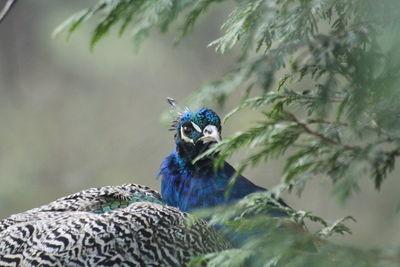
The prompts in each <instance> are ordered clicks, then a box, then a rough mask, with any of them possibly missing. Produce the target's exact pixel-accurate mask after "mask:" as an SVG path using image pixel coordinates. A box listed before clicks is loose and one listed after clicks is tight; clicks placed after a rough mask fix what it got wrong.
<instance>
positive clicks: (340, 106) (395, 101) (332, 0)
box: [57, 0, 400, 266]
mask: <svg viewBox="0 0 400 267" xmlns="http://www.w3.org/2000/svg"><path fill="white" fill-rule="evenodd" d="M219 2H224V1H221V0H201V1H191V0H179V1H172V0H171V1H167V0H163V1H155V0H100V1H99V3H98V4H97V5H95V6H94V7H92V8H88V9H87V10H84V11H82V12H79V13H77V14H76V15H74V16H73V17H72V18H71V19H69V20H68V21H66V22H65V23H64V24H63V25H61V26H60V28H59V29H58V30H57V32H59V31H63V30H66V31H68V34H70V33H72V32H73V31H75V30H76V29H77V28H78V26H80V24H81V23H82V22H84V21H86V20H88V19H90V18H92V17H95V18H97V21H96V26H95V29H94V32H93V35H92V41H91V46H92V47H93V46H94V45H95V44H96V43H97V41H98V40H100V39H101V38H102V37H104V36H105V34H107V33H108V32H109V30H110V29H111V28H112V27H115V26H117V25H118V27H119V28H120V31H119V32H120V34H123V33H124V32H125V31H126V30H128V29H129V30H130V32H131V36H132V39H133V41H134V43H135V44H136V45H137V44H139V43H140V42H141V41H142V40H143V39H144V38H145V37H146V36H147V35H148V34H149V32H150V30H151V29H153V28H155V29H158V30H159V31H161V32H165V31H166V30H167V29H168V27H169V26H170V24H171V23H172V22H173V21H175V20H177V21H178V25H182V26H179V27H178V29H179V37H181V36H184V35H185V34H187V33H189V32H190V30H191V29H192V27H193V26H194V24H195V22H196V21H197V19H198V18H199V16H201V15H202V14H203V13H204V12H205V11H206V10H207V8H208V7H209V6H210V5H211V4H213V3H219ZM398 10H400V2H399V1H398V0H380V1H375V0H243V1H236V2H235V7H234V9H233V11H232V12H231V14H230V15H229V17H228V19H227V20H226V22H225V23H224V24H223V25H222V30H223V31H224V34H223V35H222V36H221V37H220V38H218V39H217V40H215V41H214V42H212V43H211V44H210V45H211V46H214V47H215V49H216V51H217V52H220V53H227V52H229V51H231V50H232V49H237V51H238V56H237V60H236V63H235V64H234V65H233V66H232V67H231V69H230V70H229V71H228V72H227V74H226V75H224V76H223V77H221V78H220V79H219V80H217V81H214V82H211V83H210V84H208V85H205V86H204V87H203V88H200V89H199V91H198V92H196V93H195V94H194V95H193V96H192V97H191V99H190V100H189V102H191V104H192V105H193V106H196V105H200V104H205V103H207V104H220V105H221V104H223V103H224V102H225V100H226V98H227V97H229V95H230V94H231V93H232V92H234V91H235V90H243V91H244V92H245V97H244V100H243V102H242V103H240V104H239V105H238V107H237V108H235V109H234V110H233V111H232V112H230V113H229V114H228V115H227V116H226V118H225V120H226V119H228V118H229V117H231V116H234V115H235V114H236V113H237V112H240V111H241V110H242V109H249V108H250V109H254V110H257V111H259V112H260V114H262V116H263V117H262V119H261V120H260V121H259V122H258V123H257V124H255V125H254V126H253V127H251V128H249V129H246V130H244V131H243V132H240V133H237V134H236V135H234V136H232V137H230V138H227V139H226V140H224V141H223V142H222V143H220V144H218V145H217V146H215V147H214V148H213V149H212V150H210V151H207V152H205V154H203V155H202V156H205V155H208V154H212V153H216V152H218V153H219V154H218V155H219V158H218V160H217V165H218V164H221V162H222V161H223V160H225V159H226V158H228V157H230V156H231V155H232V154H234V153H236V152H237V151H238V150H241V149H244V148H245V149H249V151H250V155H249V156H248V157H247V158H245V159H244V160H243V161H242V162H241V163H240V166H239V170H240V171H243V170H244V169H245V168H246V167H248V166H256V165H257V164H260V163H263V162H265V161H268V160H270V159H271V158H278V157H284V159H285V161H286V163H285V166H284V168H283V179H282V183H281V184H280V185H279V186H277V187H276V188H275V189H274V190H272V191H271V192H272V193H274V194H275V195H276V196H279V193H280V192H281V191H283V190H295V191H296V192H297V193H298V194H300V193H301V192H302V190H303V188H304V187H305V186H306V184H307V181H308V180H310V179H312V178H315V177H323V176H326V177H329V178H330V180H331V181H332V184H333V190H332V192H333V193H334V195H335V196H337V198H338V200H340V201H341V202H343V203H345V201H346V200H347V199H348V198H349V197H350V196H351V195H352V194H353V193H354V192H357V191H358V190H359V182H360V181H361V180H362V179H365V177H369V178H370V179H371V180H372V181H373V185H374V187H375V188H376V189H378V190H379V188H380V186H381V184H382V183H383V182H384V180H385V179H386V177H387V175H388V173H389V172H390V171H392V170H393V169H394V167H395V160H396V158H397V157H398V156H399V155H400V126H399V125H400V116H399V112H398V111H399V110H400V90H398V86H399V78H400V73H399V72H400V54H399V53H398V52H397V47H399V45H400V34H399V33H400V13H399V12H398ZM276 80H277V81H276ZM251 90H252V91H255V90H258V91H257V92H259V95H258V96H256V97H253V98H249V95H250V94H249V92H250V91H251ZM233 182H234V178H233ZM228 193H229V192H228ZM269 201H272V200H271V198H270V196H268V195H263V194H255V195H252V196H249V197H247V198H246V199H244V200H243V201H240V202H239V203H237V204H236V205H235V206H234V207H231V208H229V209H226V208H220V209H218V210H212V211H209V212H205V216H211V217H212V220H211V221H212V222H213V223H219V224H221V223H222V224H226V225H228V226H229V227H228V228H229V229H231V230H233V231H242V230H244V229H252V228H254V227H260V226H263V227H266V226H268V229H272V230H270V231H266V233H263V234H260V235H258V236H257V237H253V238H252V239H251V240H249V241H248V242H247V243H246V244H244V246H243V247H241V248H237V249H234V250H229V251H224V252H222V253H216V254H209V255H205V256H204V257H200V258H198V259H195V260H194V261H193V264H194V265H201V264H202V263H203V262H204V261H205V262H207V263H208V265H210V266H240V265H241V264H243V263H245V262H247V261H248V260H249V259H252V261H255V263H256V265H257V266H258V265H265V266H275V265H284V266H299V265H303V266H331V265H332V266H333V265H338V264H340V266H353V265H356V266H377V265H385V266H390V265H393V266H396V265H397V264H398V262H399V260H398V258H396V257H399V255H398V254H399V253H398V252H393V253H392V254H390V253H388V252H387V251H383V250H379V251H378V250H377V251H362V250H358V249H354V248H348V247H340V246H337V245H334V244H332V243H330V242H328V241H326V239H327V238H329V237H330V236H331V235H332V234H334V233H339V234H345V233H350V230H349V228H347V227H346V226H345V225H344V224H343V220H339V221H337V222H336V223H334V224H332V225H329V224H328V223H327V222H325V221H324V220H323V219H322V218H319V217H316V216H313V215H311V214H310V213H308V212H302V211H298V212H295V211H290V210H287V212H289V213H290V216H288V217H287V218H283V219H281V218H280V219H277V218H270V217H268V216H266V215H265V211H266V210H268V209H269V208H270V205H269V204H268V203H269ZM281 208H283V207H281ZM249 212H250V213H251V214H256V215H255V216H252V217H248V216H244V214H246V213H249ZM263 214H264V215H263ZM345 219H348V218H345ZM304 220H311V221H314V222H317V223H319V224H321V229H320V230H319V231H317V232H316V233H314V234H307V233H304V232H302V231H296V230H294V231H280V230H279V229H281V228H280V227H282V225H283V224H286V223H289V222H288V221H290V224H292V225H299V226H301V227H303V226H304ZM321 239H323V240H324V241H323V242H320V240H321ZM312 240H313V241H314V242H315V243H316V244H319V245H318V253H309V252H305V251H304V250H299V249H298V248H299V244H300V247H301V245H305V244H306V243H309V242H311V241H312ZM266 247H268V249H265V248H266Z"/></svg>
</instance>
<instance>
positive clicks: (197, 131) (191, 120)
mask: <svg viewBox="0 0 400 267" xmlns="http://www.w3.org/2000/svg"><path fill="white" fill-rule="evenodd" d="M174 126H175V130H176V133H175V143H176V148H177V152H178V154H179V156H180V157H181V158H182V159H183V160H185V161H187V162H190V161H192V160H193V159H195V158H196V157H197V156H198V155H200V154H201V153H203V152H204V151H206V150H207V149H208V148H209V147H210V146H211V145H212V144H213V143H218V142H221V120H220V118H219V117H218V115H217V114H216V113H215V112H214V111H213V110H211V109H209V108H201V109H199V110H198V111H197V112H193V111H190V110H186V111H185V112H184V113H183V114H182V115H181V116H180V118H179V119H178V120H177V121H176V124H175V125H174Z"/></svg>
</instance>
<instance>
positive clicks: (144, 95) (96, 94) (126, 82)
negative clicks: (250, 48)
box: [0, 0, 400, 247]
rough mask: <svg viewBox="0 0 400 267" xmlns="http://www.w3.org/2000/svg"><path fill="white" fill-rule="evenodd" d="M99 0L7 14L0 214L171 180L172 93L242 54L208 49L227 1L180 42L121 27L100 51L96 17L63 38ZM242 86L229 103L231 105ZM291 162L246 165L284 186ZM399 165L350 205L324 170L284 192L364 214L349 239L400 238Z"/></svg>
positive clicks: (0, 61) (1, 71)
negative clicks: (140, 36)
mask: <svg viewBox="0 0 400 267" xmlns="http://www.w3.org/2000/svg"><path fill="white" fill-rule="evenodd" d="M94 2H96V1H93V0H91V1H85V3H83V2H82V1H77V0H74V1H71V0H70V1H61V0H52V1H45V0H37V1H20V2H18V3H17V5H16V7H15V9H13V10H12V12H11V13H10V15H9V16H8V17H7V18H6V20H5V21H4V22H3V23H1V24H0V127H1V130H0V218H5V217H7V216H9V215H10V214H13V213H17V212H22V211H24V210H27V209H30V208H33V207H36V206H38V205H41V204H45V203H48V202H50V201H52V200H54V199H56V198H59V197H62V196H64V195H67V194H70V193H74V192H77V191H80V190H82V189H85V188H89V187H95V186H104V185H118V184H123V183H139V184H144V185H148V186H151V187H153V188H155V189H159V183H160V181H159V180H157V179H156V175H157V172H158V168H159V165H160V163H161V161H162V159H163V158H164V157H165V156H167V155H168V153H169V152H170V151H171V150H172V149H173V133H171V132H168V131H167V128H168V127H167V125H165V124H163V123H161V119H160V118H161V114H162V112H164V111H165V110H167V109H168V108H169V107H168V106H167V104H166V102H165V97H166V96H172V97H174V98H176V99H177V100H181V99H184V98H186V97H188V96H189V95H190V94H191V93H193V92H194V90H195V89H196V88H198V87H199V86H201V85H203V84H205V83H206V82H209V81H212V80H213V79H216V78H218V77H219V76H220V75H221V74H223V73H224V72H225V71H226V70H227V68H228V67H229V64H230V63H232V62H233V59H234V58H233V56H232V55H223V56H222V55H220V54H217V53H215V52H214V50H213V48H207V44H208V43H210V42H211V41H212V40H214V39H216V38H217V37H218V36H219V33H220V32H219V27H220V25H221V23H222V22H223V21H224V19H225V18H226V16H227V14H228V12H229V9H228V8H227V7H224V6H221V7H218V8H215V9H214V10H211V11H210V12H209V13H208V14H207V15H206V16H205V17H203V19H201V21H200V23H199V24H198V25H197V27H196V28H195V31H194V32H193V34H191V35H189V37H188V38H186V39H184V40H183V42H182V43H181V44H180V45H179V46H178V47H175V46H174V45H173V43H174V40H175V38H176V37H177V36H176V35H174V34H168V35H159V34H153V35H152V36H151V38H150V39H149V40H146V41H145V42H144V43H143V45H142V47H141V49H140V51H139V53H137V54H136V53H135V52H134V49H133V46H132V44H131V43H130V41H129V38H128V37H124V38H120V39H119V38H117V34H116V33H112V34H110V35H109V36H108V37H107V38H105V39H104V40H102V41H100V42H99V44H98V45H97V46H96V47H95V49H94V51H93V52H90V51H89V41H90V33H91V32H90V30H91V27H90V24H89V25H85V26H84V27H82V28H81V29H80V30H78V31H77V32H76V33H75V34H73V35H72V37H71V39H70V40H69V41H68V42H67V41H66V40H65V36H60V37H58V38H57V39H52V38H51V33H52V31H53V30H54V28H55V27H56V26H57V25H59V24H60V23H61V22H63V20H64V19H65V18H67V17H68V16H69V15H70V14H72V13H73V12H75V11H79V10H80V9H81V8H84V7H87V6H89V5H90V4H91V3H94ZM238 97H239V96H234V97H233V98H232V99H231V101H229V102H228V104H227V106H226V107H225V108H224V109H222V110H221V109H220V110H217V111H218V112H219V113H220V114H221V116H223V115H224V114H226V113H227V112H228V111H229V110H230V108H232V107H233V105H234V104H235V103H237V99H238ZM256 120H257V118H256V117H255V115H254V113H252V112H241V113H240V114H238V115H237V116H236V117H234V118H232V119H231V120H229V121H228V122H227V124H226V125H225V126H224V130H223V134H224V135H225V136H227V135H230V134H233V133H234V132H235V131H238V130H240V129H243V128H246V127H249V126H250V124H251V123H252V122H254V121H256ZM239 158H240V157H239V156H237V157H235V158H233V159H231V160H230V162H231V163H232V164H233V165H235V161H237V160H238V159H239ZM281 168H282V164H281V162H280V161H274V162H270V163H268V164H267V165H264V166H261V167H258V168H256V169H252V170H250V169H249V170H247V171H246V172H245V176H247V177H248V178H249V179H251V180H252V181H254V182H256V183H257V184H260V185H262V186H266V187H272V186H274V185H276V184H277V183H278V182H279V181H280V171H281ZM398 174H399V171H397V172H396V171H395V172H393V173H392V174H391V175H390V177H389V179H388V180H387V181H386V182H385V183H384V184H383V186H382V189H381V192H377V191H374V190H373V189H372V188H373V186H372V181H370V180H369V179H368V178H362V177H361V178H360V179H363V182H362V184H363V186H362V188H361V193H360V194H358V195H356V196H354V197H353V198H352V199H351V200H350V201H349V202H348V203H347V204H346V205H345V206H340V205H339V204H338V203H337V202H336V201H335V199H334V198H333V197H331V195H330V189H331V186H330V182H329V181H328V180H327V179H324V178H318V179H317V178H316V179H314V182H313V183H312V184H309V185H308V186H307V187H306V190H305V191H304V193H303V195H302V196H301V198H298V197H297V196H296V195H294V194H292V195H288V194H286V195H284V198H285V199H286V200H287V202H288V203H289V204H290V205H291V206H292V207H294V208H296V209H302V210H309V211H312V212H313V213H314V214H316V215H319V216H322V217H324V218H326V219H328V220H331V221H334V220H335V219H336V218H338V217H343V216H346V215H353V216H354V217H355V218H356V219H357V221H358V222H357V223H351V224H350V225H349V226H350V227H351V228H352V229H353V232H354V233H353V235H352V236H345V237H339V238H337V241H338V242H344V243H350V244H360V245H362V246H364V247H376V246H377V247H381V246H385V245H392V244H393V245H395V244H398V240H399V239H400V233H399V232H398V231H397V229H398V228H399V227H400V217H399V215H397V214H396V212H395V210H396V207H397V206H398V203H399V199H400V197H399V188H400V182H399V181H398V179H397V176H398ZM310 228H311V229H312V228H313V225H310Z"/></svg>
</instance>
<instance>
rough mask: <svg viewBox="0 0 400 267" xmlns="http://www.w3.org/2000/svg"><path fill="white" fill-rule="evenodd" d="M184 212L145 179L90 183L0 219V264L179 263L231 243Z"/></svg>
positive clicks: (227, 246) (184, 263)
mask: <svg viewBox="0 0 400 267" xmlns="http://www.w3.org/2000/svg"><path fill="white" fill-rule="evenodd" d="M138 196H142V199H143V200H141V199H139V198H138ZM135 197H136V200H135V201H134V202H132V198H135ZM109 203H114V204H113V206H110V205H109ZM115 203H116V204H115ZM188 216H189V215H188V214H186V213H183V212H180V211H179V210H178V209H176V208H173V207H169V206H166V205H164V204H162V203H161V197H160V195H159V193H158V192H156V191H154V190H152V189H150V188H148V187H144V186H140V185H134V184H128V185H122V186H108V187H102V188H91V189H88V190H84V191H81V192H79V193H76V194H73V195H69V196H66V197H63V198H61V199H58V200H56V201H54V202H51V203H50V204H48V205H44V206H41V207H39V208H35V209H32V210H28V211H26V212H23V213H20V214H15V215H13V216H11V217H9V218H7V219H5V220H2V221H0V266H37V265H42V266H184V265H186V264H187V262H188V261H189V260H190V259H191V258H193V257H195V256H197V255H200V254H204V253H208V252H214V251H219V250H223V249H226V248H229V247H230V244H229V243H228V242H227V241H225V240H224V239H223V238H222V237H221V236H220V235H219V234H218V233H217V232H216V231H215V230H214V229H213V228H212V227H210V226H208V225H207V223H206V222H204V221H201V220H200V221H195V222H194V223H193V224H188V221H187V218H188Z"/></svg>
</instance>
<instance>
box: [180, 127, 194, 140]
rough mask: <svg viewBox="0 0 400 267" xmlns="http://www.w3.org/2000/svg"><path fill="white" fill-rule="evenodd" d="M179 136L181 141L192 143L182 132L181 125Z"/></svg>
mask: <svg viewBox="0 0 400 267" xmlns="http://www.w3.org/2000/svg"><path fill="white" fill-rule="evenodd" d="M181 138H182V140H183V141H185V142H186V143H192V144H194V142H193V140H192V139H190V138H189V137H187V136H186V135H185V134H184V133H183V127H181Z"/></svg>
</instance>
